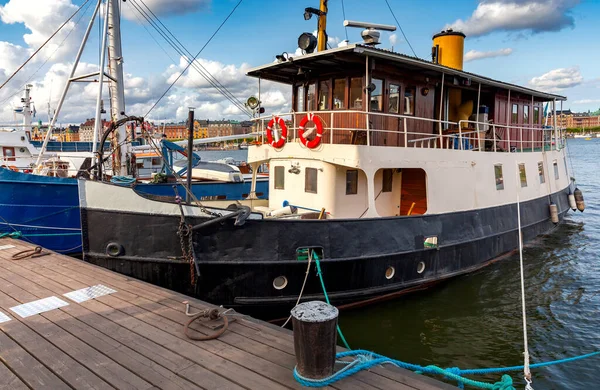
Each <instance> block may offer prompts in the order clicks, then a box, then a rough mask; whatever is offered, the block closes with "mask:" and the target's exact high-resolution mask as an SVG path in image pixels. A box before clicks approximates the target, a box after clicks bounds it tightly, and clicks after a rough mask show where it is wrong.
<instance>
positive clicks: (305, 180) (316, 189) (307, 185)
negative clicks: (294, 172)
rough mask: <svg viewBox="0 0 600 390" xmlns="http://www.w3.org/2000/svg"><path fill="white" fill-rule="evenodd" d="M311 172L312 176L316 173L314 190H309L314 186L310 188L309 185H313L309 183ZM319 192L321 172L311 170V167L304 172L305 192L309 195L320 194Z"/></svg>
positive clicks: (315, 169)
mask: <svg viewBox="0 0 600 390" xmlns="http://www.w3.org/2000/svg"><path fill="white" fill-rule="evenodd" d="M309 172H311V174H312V172H314V179H315V182H314V190H313V189H312V188H310V189H309V187H312V185H310V186H309V184H311V183H310V181H309V179H311V178H309ZM318 190H319V170H318V169H317V168H311V167H309V168H306V169H305V170H304V192H306V193H309V194H316V193H318Z"/></svg>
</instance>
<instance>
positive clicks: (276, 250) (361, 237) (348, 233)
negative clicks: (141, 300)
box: [81, 187, 570, 318]
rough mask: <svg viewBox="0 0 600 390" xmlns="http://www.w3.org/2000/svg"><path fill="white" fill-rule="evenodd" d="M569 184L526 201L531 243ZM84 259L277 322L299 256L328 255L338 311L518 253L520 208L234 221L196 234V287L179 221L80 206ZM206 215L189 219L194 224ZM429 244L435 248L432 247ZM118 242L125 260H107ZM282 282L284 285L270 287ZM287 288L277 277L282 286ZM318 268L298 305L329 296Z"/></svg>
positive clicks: (298, 277)
mask: <svg viewBox="0 0 600 390" xmlns="http://www.w3.org/2000/svg"><path fill="white" fill-rule="evenodd" d="M569 191H570V189H569V187H567V188H565V189H563V190H562V191H559V192H556V193H554V194H552V195H550V196H544V197H540V198H537V199H533V200H529V201H527V202H522V203H521V204H520V207H521V217H522V220H521V222H522V234H523V239H524V241H525V242H527V241H531V240H533V239H534V238H536V237H537V236H539V235H542V234H547V233H549V232H551V231H552V230H554V229H555V228H556V227H557V224H554V223H552V222H551V220H550V215H549V210H548V205H549V203H550V202H553V203H555V204H557V206H558V209H559V219H560V221H562V220H563V218H564V216H565V214H566V213H567V212H568V210H569V207H568V193H569ZM81 212H82V221H84V224H83V225H84V226H86V228H84V231H83V245H84V260H86V261H88V262H90V263H93V264H96V265H99V266H101V267H104V268H107V269H110V270H112V271H116V272H118V273H121V274H124V275H127V276H130V277H133V278H136V279H140V280H143V281H146V282H149V283H152V284H155V285H159V286H162V287H165V288H168V289H171V290H174V291H178V292H181V293H184V294H187V295H191V296H195V297H198V298H200V299H203V300H206V301H208V302H211V303H214V304H217V305H223V306H225V307H233V308H235V309H237V310H238V311H241V312H244V313H252V314H254V315H259V316H262V317H270V318H276V317H278V316H281V315H285V314H286V313H288V312H289V309H291V308H292V307H293V306H294V305H295V303H296V301H297V300H298V294H299V293H300V290H301V288H302V284H303V281H304V278H305V275H306V271H307V261H306V260H305V259H301V260H299V259H298V250H299V249H305V248H311V249H315V248H316V250H317V252H318V253H319V254H320V255H321V256H322V259H321V260H320V262H321V268H322V271H323V273H322V275H323V279H324V282H325V285H326V287H327V291H328V295H329V298H330V299H331V302H332V304H335V305H338V306H347V307H351V306H356V305H360V304H363V303H369V302H375V301H378V300H381V299H390V298H393V297H395V296H397V295H400V294H402V293H405V292H408V291H413V290H418V289H422V288H425V287H427V286H429V285H431V284H434V283H437V282H440V281H442V280H446V279H449V278H452V277H455V276H458V275H462V274H466V273H469V272H473V271H475V270H477V269H479V268H481V267H484V266H485V265H488V264H490V263H492V262H494V261H495V260H497V259H499V258H500V257H502V256H504V255H507V254H509V253H511V252H513V251H514V250H515V249H517V248H518V226H517V205H516V203H513V204H508V205H503V206H496V207H491V208H486V209H479V210H471V211H462V212H454V213H446V214H436V215H420V216H410V217H391V218H375V219H358V220H324V221H319V220H269V219H264V220H248V221H246V224H245V225H244V226H239V227H238V226H234V225H233V221H232V220H228V221H226V222H225V223H220V224H216V226H209V227H207V228H203V229H201V230H199V231H194V233H193V237H192V238H193V249H194V251H193V252H194V256H195V261H196V263H197V266H198V269H199V273H200V274H199V276H198V279H197V281H196V284H195V285H192V284H191V283H190V264H189V263H188V262H186V261H185V260H184V259H183V258H182V249H181V242H180V239H179V236H178V235H177V231H178V227H179V221H180V217H179V216H177V215H159V214H144V213H135V212H122V211H119V212H115V211H111V210H101V209H92V208H86V207H82V210H81ZM207 220H208V218H204V217H187V218H186V223H188V224H192V225H196V224H200V223H202V222H205V221H207ZM428 237H436V238H437V247H434V248H426V247H425V244H424V241H425V240H426V239H427V238H428ZM111 243H112V244H117V245H118V246H119V247H120V248H122V251H121V253H120V255H119V256H116V257H113V256H109V255H107V245H108V244H111ZM278 277H285V287H284V288H282V289H277V288H275V286H274V281H275V279H276V278H278ZM279 282H280V284H281V279H279ZM323 298H324V297H323V293H322V289H321V284H320V281H319V278H318V275H317V273H316V268H315V266H314V262H313V264H311V266H310V271H309V276H308V278H307V281H306V285H305V288H304V294H303V297H302V300H309V299H323Z"/></svg>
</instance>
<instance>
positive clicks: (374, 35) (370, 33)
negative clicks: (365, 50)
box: [344, 20, 396, 46]
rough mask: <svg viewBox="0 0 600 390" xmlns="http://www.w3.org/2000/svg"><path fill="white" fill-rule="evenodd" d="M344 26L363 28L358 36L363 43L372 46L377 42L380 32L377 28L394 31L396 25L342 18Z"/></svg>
mask: <svg viewBox="0 0 600 390" xmlns="http://www.w3.org/2000/svg"><path fill="white" fill-rule="evenodd" d="M344 27H358V28H364V30H363V31H362V32H361V33H360V36H361V37H362V38H363V40H364V41H365V44H367V45H372V46H375V45H378V44H379V37H380V35H381V34H380V33H379V31H377V30H383V31H396V26H390V25H389V24H377V23H366V22H357V21H353V20H344Z"/></svg>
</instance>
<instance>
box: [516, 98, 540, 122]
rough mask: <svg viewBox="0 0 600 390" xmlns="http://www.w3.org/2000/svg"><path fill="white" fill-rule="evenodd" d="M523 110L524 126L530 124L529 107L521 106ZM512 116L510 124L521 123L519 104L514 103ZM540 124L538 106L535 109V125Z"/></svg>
mask: <svg viewBox="0 0 600 390" xmlns="http://www.w3.org/2000/svg"><path fill="white" fill-rule="evenodd" d="M520 107H522V108H523V122H522V123H524V124H529V105H527V104H524V105H522V106H520ZM511 112H512V114H511V117H510V123H519V104H517V103H513V105H512V111H511ZM539 123H540V108H539V107H538V106H534V107H533V124H534V125H536V124H539Z"/></svg>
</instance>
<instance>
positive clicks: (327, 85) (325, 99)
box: [319, 80, 331, 111]
mask: <svg viewBox="0 0 600 390" xmlns="http://www.w3.org/2000/svg"><path fill="white" fill-rule="evenodd" d="M330 90H331V80H321V81H319V110H320V111H323V110H330V109H331V105H330V104H329V91H330Z"/></svg>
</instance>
